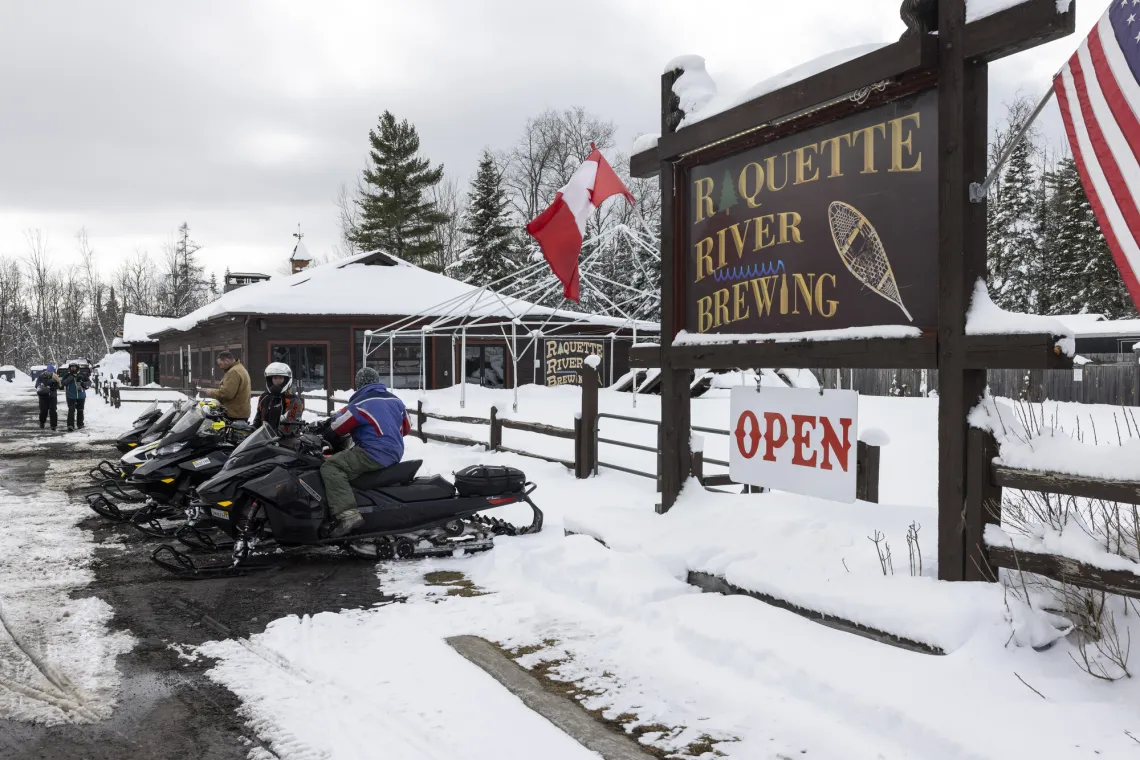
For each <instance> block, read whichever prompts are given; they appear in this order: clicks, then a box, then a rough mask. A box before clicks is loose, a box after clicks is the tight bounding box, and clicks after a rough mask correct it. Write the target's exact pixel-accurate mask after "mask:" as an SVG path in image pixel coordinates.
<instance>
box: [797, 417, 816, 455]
mask: <svg viewBox="0 0 1140 760" xmlns="http://www.w3.org/2000/svg"><path fill="white" fill-rule="evenodd" d="M805 423H806V424H809V425H811V426H812V428H815V415H813V414H793V415H792V430H793V433H792V464H798V465H800V466H801V467H815V460H816V453H815V452H814V451H813V452H812V453H811V459H805V458H804V449H805V448H811V431H810V430H808V431H805V430H804V424H805Z"/></svg>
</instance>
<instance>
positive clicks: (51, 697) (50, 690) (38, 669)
mask: <svg viewBox="0 0 1140 760" xmlns="http://www.w3.org/2000/svg"><path fill="white" fill-rule="evenodd" d="M17 395H25V396H27V397H29V398H34V392H33V391H32V390H31V388H30V384H26V385H24V386H23V387H22V388H21V387H15V388H13V387H12V386H10V385H9V384H7V383H0V404H4V403H11V402H12V400H13V398H14V397H16V396H17ZM124 412H125V410H113V409H111V408H110V407H102V408H100V407H92V408H91V409H90V411H89V412H88V414H89V419H90V420H91V425H90V426H89V427H90V429H91V430H103V429H105V430H112V429H121V427H122V420H123V419H124V417H125V414H124ZM131 419H133V417H131ZM128 421H129V420H128ZM91 435H92V434H91V433H87V435H86V436H83V435H81V434H78V433H77V434H74V437H75V440H76V442H77V444H79V445H82V443H80V441H79V440H78V439H79V438H82V437H90V436H91ZM38 440H40V441H58V440H59V438H58V437H55V436H44V437H43V438H42V439H38ZM9 461H10V462H13V463H14V464H13V466H19V464H20V460H9ZM23 461H24V462H27V461H28V460H23ZM88 467H90V463H89V462H86V461H85V460H68V459H56V460H53V461H49V462H48V463H47V471H46V475H45V478H44V485H43V489H42V490H36V491H35V492H33V493H26V492H24V491H22V490H12V489H13V488H14V486H12V485H11V484H10V482H9V481H8V480H7V479H6V478H2V477H0V516H2V517H3V521H4V529H3V530H2V531H0V718H5V719H15V720H26V721H35V722H41V723H48V724H51V723H60V722H90V721H93V720H101V719H104V718H106V717H108V716H109V715H110V714H111V710H112V709H113V707H114V703H115V697H116V692H117V689H118V683H119V676H118V673H117V671H116V670H115V658H116V657H117V656H118V655H119V654H120V653H122V652H124V651H127V650H128V649H129V648H130V647H131V646H132V643H133V642H132V639H131V637H130V636H129V635H128V634H124V633H114V634H110V633H108V630H107V624H108V622H109V621H110V619H111V616H112V610H111V608H110V606H108V605H107V604H106V603H105V602H103V601H101V600H99V599H97V598H95V597H93V596H84V595H83V593H82V588H83V587H84V586H86V585H87V584H88V583H90V582H91V580H92V579H93V578H94V573H93V572H92V570H91V562H92V559H93V557H94V550H95V545H94V542H93V540H92V537H91V534H90V533H88V532H87V531H85V530H82V529H81V528H79V527H78V526H77V525H76V523H78V522H79V521H80V520H83V519H84V518H86V517H88V516H89V515H90V512H89V511H88V510H87V508H86V506H83V505H78V504H75V503H72V502H69V500H68V497H67V494H65V493H64V492H63V490H64V489H65V488H69V487H73V486H74V485H75V484H76V483H77V482H81V481H82V479H85V478H86V470H87V468H88Z"/></svg>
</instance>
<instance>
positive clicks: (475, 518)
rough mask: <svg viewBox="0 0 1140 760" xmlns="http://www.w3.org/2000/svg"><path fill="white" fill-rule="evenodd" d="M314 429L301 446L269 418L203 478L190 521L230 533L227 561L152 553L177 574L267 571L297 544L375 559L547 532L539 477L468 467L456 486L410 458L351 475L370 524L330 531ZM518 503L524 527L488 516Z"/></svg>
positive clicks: (172, 550) (447, 552) (173, 551)
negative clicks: (536, 497)
mask: <svg viewBox="0 0 1140 760" xmlns="http://www.w3.org/2000/svg"><path fill="white" fill-rule="evenodd" d="M311 431H312V428H310V430H309V431H306V432H305V433H304V434H302V435H301V436H300V440H299V441H298V443H297V446H296V450H293V449H290V448H287V447H285V446H282V445H280V444H279V441H280V439H279V438H278V437H277V435H276V433H275V432H274V431H273V429H272V428H271V427H269V426H267V425H262V426H261V427H260V428H258V429H257V430H256V431H255V432H254V433H253V434H251V435H250V436H249V437H247V438H246V439H245V440H244V441H242V442H241V443H240V444H238V446H237V448H236V449H234V451H233V453H232V454H231V455H230V458H229V459H228V460H227V461H226V463H225V465H223V466H222V469H221V471H220V472H219V473H218V474H217V475H215V476H214V477H212V478H210V479H209V480H207V481H205V482H204V483H202V484H201V485H199V486H198V489H197V494H198V496H197V499H196V500H195V501H194V502H193V504H192V505H191V508H190V510H189V512H190V521H189V524H191V525H193V526H195V527H197V528H201V527H203V526H205V525H210V524H213V525H216V526H218V527H220V528H221V530H222V531H223V532H225V533H226V534H228V535H229V536H231V537H232V538H233V542H234V543H233V551H232V557H231V559H230V561H229V562H227V563H222V564H215V565H207V566H200V565H198V564H197V563H196V562H195V561H194V558H193V557H192V556H191V555H190V554H189V553H187V552H185V551H182V550H180V549H178V548H177V547H175V546H173V545H171V544H163V545H162V546H159V547H158V548H157V549H155V550H154V552H153V553H152V554H151V558H152V559H153V560H154V561H155V562H156V563H158V564H159V565H160V566H161V567H163V568H164V569H166V570H168V571H170V572H171V573H174V574H175V575H177V576H179V577H182V578H188V579H202V578H215V577H227V576H236V575H244V574H246V573H248V572H251V571H255V570H264V569H269V568H272V567H275V566H276V562H275V561H274V560H275V559H277V558H279V557H281V556H282V555H283V554H285V553H287V552H289V551H292V550H299V551H304V550H308V549H312V548H314V547H332V546H335V547H339V548H341V549H343V550H345V551H347V552H348V553H350V554H353V555H355V556H358V557H362V558H365V559H372V560H391V559H395V558H399V559H411V558H415V557H426V556H453V555H456V554H458V553H474V552H479V551H486V550H487V549H490V548H492V546H493V537H494V536H496V535H523V534H528V533H537V532H538V531H540V530H542V519H543V517H542V512H541V510H539V508H538V507H537V506H536V505H535V504H534V502H533V501H531V498H530V495H531V493H533V492H534V490H535V485H534V484H533V483H530V482H527V480H526V476H525V475H523V473H522V472H520V471H518V470H514V469H512V468H504V467H469V468H467V469H465V470H461V471H460V472H459V473H456V483H455V484H452V483H451V482H449V481H447V480H445V479H444V478H442V477H440V476H438V475H436V476H432V477H417V474H418V472H419V469H420V466H421V464H422V462H421V461H420V460H409V461H405V462H399V463H397V464H395V465H392V466H391V467H386V468H384V469H382V470H377V471H375V472H371V473H367V474H365V475H362V476H360V477H359V478H356V479H355V480H353V481H352V487H353V490H354V491H355V493H356V503H357V506H358V508H359V509H360V512H361V515H362V516H363V517H364V524H363V525H362V526H361V527H360V528H358V529H357V530H356V531H354V532H353V533H350V534H348V535H346V536H341V537H336V538H331V537H328V536H326V534H325V533H324V531H323V530H322V528H323V526H325V525H327V523H328V521H327V519H326V517H327V515H326V507H325V503H326V499H325V489H324V484H323V482H322V481H321V475H320V469H319V468H320V465H321V462H322V461H323V460H324V457H323V456H322V453H321V452H322V449H323V448H324V447H323V445H322V441H321V438H320V436H319V435H316V434H315V433H313V432H311ZM520 502H525V503H526V504H528V505H529V506H530V508H531V512H532V515H533V517H532V522H531V524H530V525H528V526H526V527H524V528H517V527H515V526H513V525H511V524H510V523H507V522H505V521H503V520H500V519H495V518H487V517H485V516H483V515H482V514H481V513H482V512H485V511H487V510H490V509H494V508H496V507H501V506H505V505H507V504H515V503H520ZM184 543H185V542H184Z"/></svg>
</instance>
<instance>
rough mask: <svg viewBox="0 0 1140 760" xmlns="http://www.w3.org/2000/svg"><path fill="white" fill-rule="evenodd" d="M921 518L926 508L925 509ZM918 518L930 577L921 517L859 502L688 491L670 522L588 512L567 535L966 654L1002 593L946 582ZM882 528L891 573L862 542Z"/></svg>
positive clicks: (999, 608) (680, 573) (994, 616)
mask: <svg viewBox="0 0 1140 760" xmlns="http://www.w3.org/2000/svg"><path fill="white" fill-rule="evenodd" d="M920 512H921V510H920ZM930 512H931V513H930V514H929V515H926V516H925V517H924V518H920V520H919V522H921V523H924V524H926V525H928V526H929V527H928V530H929V533H928V534H924V532H922V531H920V534H919V535H920V540H921V545H922V546H923V556H924V557H925V562H924V567H923V570H924V576H923V577H910V576H909V575H908V574H907V567H906V565H905V563H906V557H905V554H904V552H905V550H906V543H905V536H906V529H907V524H908V517H910V516H911V515H913V514H914V510H910V511H907V512H906V513H904V514H899V513H898V511H897V510H896V509H892V508H887V507H882V506H880V505H872V504H865V503H862V502H857V503H856V505H855V506H854V507H846V508H844V507H842V506H840V505H837V504H834V503H832V502H827V501H824V500H821V499H813V498H809V497H803V496H797V495H793V494H786V493H778V492H777V493H770V494H750V495H747V496H736V495H728V494H717V493H711V492H708V491H705V490H704V489H701V488H700V487H699V486H696V485H695V483H690V484H689V485H688V486H686V488H685V490H684V493H683V494H682V496H681V498H680V500H679V501H678V504H677V505H676V506H675V507H674V508H673V509H672V510H670V511H669V512H668V513H667V514H665V515H656V514H653V513H651V512H644V513H634V512H630V511H627V510H622V511H616V510H613V509H612V508H601V507H594V506H593V505H583V506H582V507H581V508H579V509H576V510H574V512H573V513H572V514H568V515H567V516H566V518H565V524H566V527H567V529H569V530H571V531H573V532H576V533H582V534H585V535H587V536H592V537H594V538H597V539H598V540H601V541H604V542H605V543H606V544H607V545H608V546H610V547H611V548H612V549H614V550H616V551H619V552H638V553H644V554H646V555H648V556H650V557H653V558H654V559H655V560H656V561H658V562H660V563H661V564H662V566H664V567H667V568H669V569H670V570H671V571H672V572H673V573H674V574H676V575H677V577H684V575H685V573H687V572H688V571H690V570H691V571H696V572H704V573H711V574H713V575H717V576H720V577H723V578H724V579H725V580H727V581H728V582H729V583H732V584H734V585H737V586H740V587H742V588H746V589H749V590H751V591H756V592H759V593H763V594H769V595H771V596H774V597H777V598H779V599H783V600H785V601H787V602H790V603H791V604H794V605H797V606H799V607H803V608H806V609H811V610H817V611H819V612H824V613H827V614H830V615H835V616H838V617H841V618H845V619H847V620H851V621H853V622H856V623H860V624H862V625H865V626H868V627H871V628H875V629H877V630H880V631H886V632H888V633H892V634H895V635H897V636H902V637H905V638H908V639H911V640H913V641H919V642H922V643H925V644H928V645H930V646H934V647H938V648H941V649H943V650H945V651H954V650H956V649H958V648H960V647H961V646H963V645H964V644H965V643H966V642H967V641H969V640H970V638H971V637H972V636H973V635H974V633H975V632H976V631H977V630H978V628H979V626H983V625H991V624H999V623H1000V622H1001V621H1002V620H1003V619H1004V615H1005V608H1004V606H1003V605H1002V602H1001V599H1002V593H1001V590H1000V588H999V587H997V586H996V585H994V584H949V583H939V582H937V581H936V580H934V578H933V577H932V576H933V574H934V572H935V562H936V551H935V549H936V543H935V541H934V532H935V531H936V529H937V528H936V524H937V523H936V515H935V514H934V513H933V510H931V511H930ZM876 530H882V531H883V532H884V533H885V534H886V536H887V540H889V541H892V542H893V545H894V549H895V555H896V560H895V561H896V563H897V565H896V567H895V572H896V574H894V575H884V574H883V571H882V568H881V567H880V565H879V561H878V559H877V556H876V555H875V550H874V547H873V546H871V545H870V544H869V542H868V541H867V539H866V536H869V535H871V534H872V533H873V532H874V531H876Z"/></svg>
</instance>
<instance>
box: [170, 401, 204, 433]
mask: <svg viewBox="0 0 1140 760" xmlns="http://www.w3.org/2000/svg"><path fill="white" fill-rule="evenodd" d="M203 419H205V415H204V414H202V407H200V406H198V405H197V404H195V405H194V406H193V407H191V409H190V411H188V412H187V413H186V414H184V415H182V416H181V417H180V418H179V419H178V422H175V423H174V427H172V428H171V429H170V434H171V435H181V434H182V433H185V432H186V431H188V430H197V429H198V427H199V426H200V425H201V424H202V420H203Z"/></svg>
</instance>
